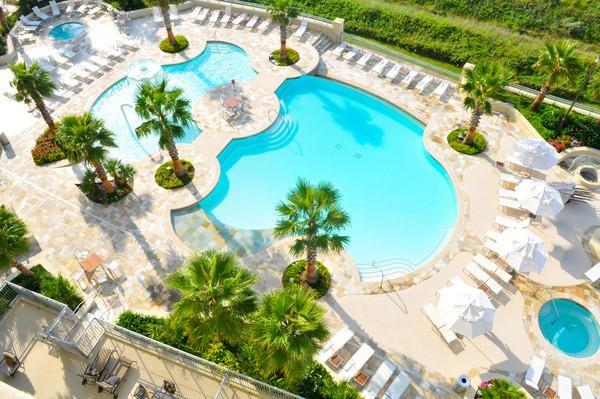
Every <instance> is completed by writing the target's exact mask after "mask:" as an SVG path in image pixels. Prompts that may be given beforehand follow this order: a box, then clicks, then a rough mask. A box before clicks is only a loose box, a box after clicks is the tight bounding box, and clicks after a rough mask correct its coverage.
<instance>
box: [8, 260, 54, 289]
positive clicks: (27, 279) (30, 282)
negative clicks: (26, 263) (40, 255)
mask: <svg viewBox="0 0 600 399" xmlns="http://www.w3.org/2000/svg"><path fill="white" fill-rule="evenodd" d="M29 271H31V273H33V277H32V276H26V275H24V274H18V275H17V276H16V277H15V278H14V279H12V281H11V283H13V284H16V285H19V286H21V287H23V288H27V289H28V290H30V291H33V292H38V293H39V292H41V291H42V287H41V282H42V281H43V280H44V279H47V278H52V274H50V272H49V271H48V270H46V269H45V268H44V266H42V265H39V264H38V265H35V266H33V267H32V268H30V269H29Z"/></svg>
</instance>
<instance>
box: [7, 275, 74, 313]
mask: <svg viewBox="0 0 600 399" xmlns="http://www.w3.org/2000/svg"><path fill="white" fill-rule="evenodd" d="M30 270H31V272H32V273H33V276H31V277H30V276H25V275H24V274H19V275H17V276H16V277H15V278H14V279H13V280H12V283H14V284H17V285H19V286H21V287H23V288H27V289H28V290H31V291H34V292H38V293H40V294H42V295H45V296H47V297H48V298H52V299H54V300H56V301H58V302H62V303H64V304H65V305H67V306H68V307H69V308H71V309H72V310H75V308H76V307H77V306H78V305H79V304H80V303H81V302H82V301H83V298H82V297H81V295H79V292H78V291H77V289H76V288H75V287H74V286H73V284H71V282H70V281H69V280H67V279H66V278H64V277H63V276H61V275H60V274H59V275H58V276H54V275H52V274H51V273H50V272H49V271H47V270H46V269H45V268H44V266H42V265H36V266H33V267H32V268H31V269H30Z"/></svg>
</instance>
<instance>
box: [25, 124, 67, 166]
mask: <svg viewBox="0 0 600 399" xmlns="http://www.w3.org/2000/svg"><path fill="white" fill-rule="evenodd" d="M57 128H58V125H57ZM31 156H32V157H33V162H35V164H36V165H38V166H41V165H45V164H47V163H51V162H56V161H60V160H62V159H65V158H66V154H65V152H64V151H63V149H62V148H61V147H60V145H59V144H58V142H57V141H56V130H54V131H52V130H50V129H46V130H45V131H44V133H42V134H41V135H40V136H39V137H38V138H37V139H36V140H35V146H34V147H33V149H32V150H31Z"/></svg>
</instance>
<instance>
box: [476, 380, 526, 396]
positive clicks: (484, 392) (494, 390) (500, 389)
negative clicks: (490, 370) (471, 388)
mask: <svg viewBox="0 0 600 399" xmlns="http://www.w3.org/2000/svg"><path fill="white" fill-rule="evenodd" d="M478 397H479V398H482V399H525V398H526V397H527V396H526V395H525V393H523V391H521V389H520V388H519V387H518V386H517V385H515V384H514V383H512V382H511V381H509V380H505V379H496V380H491V381H487V382H482V384H481V385H480V387H479V391H478Z"/></svg>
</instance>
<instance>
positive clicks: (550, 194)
mask: <svg viewBox="0 0 600 399" xmlns="http://www.w3.org/2000/svg"><path fill="white" fill-rule="evenodd" d="M515 192H516V194H517V200H518V201H519V202H520V203H521V206H522V207H523V208H525V209H527V210H528V211H529V212H531V213H533V214H535V215H540V216H554V215H556V214H558V212H560V211H561V210H562V209H563V208H564V206H565V205H564V204H563V201H562V197H561V195H560V192H559V191H558V190H557V189H555V188H554V187H552V186H551V185H549V184H548V183H546V182H545V181H541V180H531V179H527V180H523V181H522V182H521V183H519V185H518V186H517V187H516V188H515Z"/></svg>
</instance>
